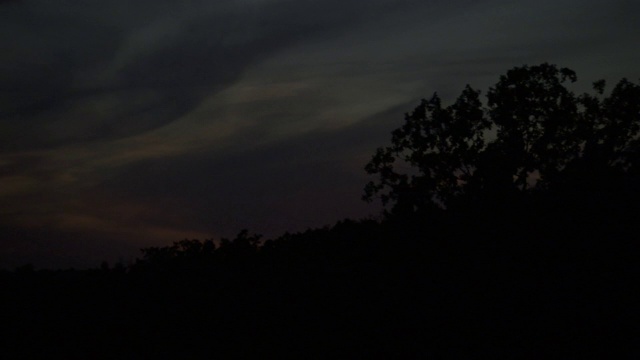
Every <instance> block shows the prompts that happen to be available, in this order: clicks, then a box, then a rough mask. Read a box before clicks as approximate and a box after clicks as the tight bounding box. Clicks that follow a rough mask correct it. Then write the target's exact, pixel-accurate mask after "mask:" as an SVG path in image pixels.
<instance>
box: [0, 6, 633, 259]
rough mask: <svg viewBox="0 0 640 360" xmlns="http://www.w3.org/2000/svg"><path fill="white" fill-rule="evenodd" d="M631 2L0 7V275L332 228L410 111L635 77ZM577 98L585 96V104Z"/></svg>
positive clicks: (353, 210) (355, 206)
mask: <svg viewBox="0 0 640 360" xmlns="http://www.w3.org/2000/svg"><path fill="white" fill-rule="evenodd" d="M639 11H640V4H639V3H638V2H635V1H624V0H619V1H599V0H590V1H584V0H582V1H578V0H564V1H557V0H556V1H551V0H542V1H535V2H534V1H524V2H517V3H514V2H510V1H502V0H488V1H466V0H457V1H440V0H437V1H417V0H402V1H391V0H388V1H387V0H384V1H376V2H372V3H367V4H364V3H362V2H361V1H355V0H347V1H345V0H341V1H337V0H322V1H317V0H298V1H291V0H234V1H231V0H222V1H215V2H214V1H204V0H191V1H181V2H178V1H173V0H160V1H153V2H151V1H148V0H140V1H135V2H130V1H124V0H114V1H108V2H104V1H103V2H99V1H84V2H81V1H75V0H66V1H55V2H53V1H48V0H21V1H18V0H16V1H6V0H5V1H0V45H1V48H2V49H3V50H2V51H1V52H0V247H1V251H0V266H14V265H15V264H18V263H20V262H22V261H31V262H35V263H36V264H43V266H45V265H46V266H70V265H73V266H90V265H94V264H96V262H97V261H100V260H101V258H108V259H115V258H117V257H123V258H130V257H131V256H135V253H133V255H132V249H134V248H137V247H139V246H147V245H150V244H165V243H167V242H170V241H173V240H179V239H180V238H183V237H211V236H215V237H218V236H232V235H233V234H234V233H235V232H236V231H239V230H240V229H241V228H244V227H248V228H250V229H254V230H255V231H257V232H262V233H265V234H267V235H269V236H275V235H277V234H279V233H281V232H284V231H286V230H290V231H295V230H301V229H304V228H306V227H310V226H311V227H313V226H321V225H324V224H329V223H332V222H334V221H336V220H339V219H341V218H344V217H347V216H348V217H359V216H366V215H369V214H376V212H377V211H378V210H379V208H376V207H375V206H368V205H367V204H364V203H362V202H361V201H360V200H359V198H360V195H361V193H360V191H361V187H362V185H363V184H364V182H365V181H366V180H367V179H366V176H365V174H364V171H363V170H362V166H363V165H364V163H366V161H367V159H368V156H369V155H370V153H371V152H372V151H373V150H374V149H375V147H377V146H378V145H381V144H383V143H384V142H386V141H387V140H388V139H387V137H388V133H389V131H390V130H391V129H393V128H394V127H396V126H397V125H398V124H399V123H400V122H401V121H402V114H403V113H404V112H406V111H409V110H411V108H412V107H413V105H414V104H415V103H416V101H417V100H418V99H419V98H420V97H424V96H429V95H430V94H431V93H432V92H433V91H436V90H437V91H438V92H439V93H440V94H442V96H443V97H444V98H445V99H452V98H453V97H454V96H455V95H456V94H457V93H458V92H459V91H460V89H461V88H462V87H463V86H464V85H465V84H466V83H471V84H473V85H474V86H476V87H479V88H486V87H487V86H488V85H490V84H492V83H493V82H494V81H495V80H496V79H497V76H498V75H499V74H500V73H502V72H503V71H505V70H506V69H508V68H510V67H513V66H516V65H521V64H524V63H530V64H532V63H538V62H543V61H549V62H552V63H558V64H559V65H562V66H568V67H571V68H573V69H575V70H577V71H578V74H579V76H580V78H581V79H583V80H584V82H583V83H582V85H579V87H578V89H586V88H587V87H588V85H589V83H590V82H591V81H593V80H596V79H598V78H602V77H605V78H608V79H610V80H611V81H616V80H617V79H618V78H620V77H622V76H627V77H631V78H634V77H638V76H639V75H640V73H639V71H638V69H637V63H638V61H640V52H639V51H638V49H637V46H636V42H637V41H636V37H637V33H638V31H640V26H639V25H638V23H637V21H636V20H637V19H636V16H635V14H637V13H638V12H639ZM580 86H582V88H580Z"/></svg>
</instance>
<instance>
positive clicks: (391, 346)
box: [0, 209, 640, 359]
mask: <svg viewBox="0 0 640 360" xmlns="http://www.w3.org/2000/svg"><path fill="white" fill-rule="evenodd" d="M511 210H512V211H510V212H505V213H502V214H495V213H492V214H488V213H487V214H483V215H476V216H474V217H468V216H466V215H462V214H461V215H455V216H453V215H450V214H448V213H446V212H443V213H441V214H440V217H439V218H437V221H436V220H434V221H433V222H428V223H426V222H422V223H416V222H406V221H400V220H397V221H392V220H389V221H384V222H377V221H360V222H355V221H343V222H340V223H338V224H336V225H335V226H333V227H331V228H323V229H316V230H309V231H306V232H303V233H297V234H287V235H284V236H282V237H280V238H277V239H274V240H267V241H264V242H262V241H260V239H259V237H258V236H252V235H249V234H248V233H247V232H242V233H241V234H239V235H238V236H237V237H236V238H235V239H233V240H229V241H221V242H218V241H215V242H214V241H212V240H205V241H198V240H184V241H181V242H177V243H175V244H174V245H172V246H168V247H160V248H149V249H145V250H143V255H142V257H141V258H140V259H139V260H138V261H137V262H136V263H135V264H132V265H131V266H129V267H122V266H117V267H113V268H109V267H107V266H103V267H102V268H96V269H92V270H83V271H77V270H76V271H73V270H66V271H65V270H60V271H51V270H38V271H34V270H28V269H21V270H19V271H15V272H11V273H9V272H5V273H2V274H1V275H0V276H1V279H2V280H1V281H2V284H3V292H4V296H3V297H2V303H1V308H2V309H3V326H4V328H5V329H6V330H7V335H6V336H4V337H3V341H5V342H6V346H5V347H4V349H5V350H4V351H5V353H7V354H11V355H15V357H13V356H12V358H18V356H19V355H25V356H26V357H25V358H48V357H50V356H51V349H56V351H57V352H59V353H62V354H65V357H66V358H81V357H87V356H90V357H92V358H131V359H137V358H175V357H183V358H211V357H215V356H234V357H236V356H237V357H263V356H304V357H306V358H326V357H333V356H340V357H342V356H344V357H351V356H364V357H411V358H413V357H429V356H439V355H448V356H475V355H479V354H487V355H489V354H494V355H495V354H505V355H510V354H518V355H527V354H529V355H531V356H532V357H535V356H540V355H545V354H550V353H553V352H555V351H559V350H558V349H560V350H561V351H565V352H566V353H571V354H585V352H588V353H590V354H594V353H596V354H598V353H599V354H603V355H604V354H606V353H607V352H608V351H609V347H610V346H612V345H613V344H615V343H618V344H619V345H620V346H622V345H625V344H627V345H628V341H629V338H628V337H625V333H624V331H623V330H622V329H624V327H623V325H625V324H626V325H632V322H633V320H632V319H633V318H632V317H629V314H627V311H628V310H629V309H632V308H633V306H635V305H634V299H635V298H634V296H633V293H634V291H633V289H634V287H635V286H636V285H637V281H638V280H640V279H638V274H640V267H639V266H638V261H637V259H638V255H640V254H639V252H638V248H637V244H636V240H637V234H638V232H637V231H638V230H640V229H639V228H638V224H637V222H635V221H629V219H626V218H618V217H613V218H612V217H608V216H607V214H605V213H603V212H600V213H593V212H592V211H586V212H580V211H576V212H574V213H573V214H572V215H571V216H565V217H563V218H562V219H556V220H555V224H554V225H553V226H551V227H550V226H548V225H549V224H550V222H549V217H551V218H554V215H553V214H547V213H545V212H540V213H538V214H537V215H536V214H535V212H530V211H526V212H524V211H523V212H518V211H513V210H514V209H511ZM594 216H595V218H593V217H594ZM623 229H626V230H632V231H633V232H626V231H623ZM605 340H606V341H605ZM550 344H553V345H550ZM525 357H526V356H525Z"/></svg>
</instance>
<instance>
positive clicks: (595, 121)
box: [363, 63, 640, 214]
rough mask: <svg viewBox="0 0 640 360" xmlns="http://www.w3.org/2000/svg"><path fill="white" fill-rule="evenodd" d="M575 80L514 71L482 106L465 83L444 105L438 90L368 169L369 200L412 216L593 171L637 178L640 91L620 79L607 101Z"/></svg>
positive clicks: (565, 74) (540, 68)
mask: <svg viewBox="0 0 640 360" xmlns="http://www.w3.org/2000/svg"><path fill="white" fill-rule="evenodd" d="M576 80H577V76H576V74H575V72H574V71H572V70H570V69H567V68H558V67H557V66H555V65H551V64H547V63H544V64H541V65H537V66H531V67H529V66H522V67H516V68H514V69H512V70H509V71H508V72H507V74H506V75H503V76H501V77H500V80H499V82H498V83H497V84H496V85H495V86H493V87H491V88H490V89H489V91H488V92H487V103H486V106H484V105H483V104H482V102H481V101H480V92H479V91H477V90H474V89H472V88H471V87H469V86H467V87H466V88H465V89H464V91H463V92H462V94H461V95H460V96H459V97H458V99H457V100H456V101H455V103H453V104H452V105H450V106H447V107H444V106H443V105H442V103H441V100H440V98H439V97H438V95H437V94H434V95H433V97H432V98H431V99H430V100H422V102H421V103H420V105H419V106H418V107H417V108H416V109H415V110H414V111H413V112H412V113H410V114H406V115H405V123H404V124H403V125H402V126H401V127H400V128H398V129H396V130H395V131H393V133H392V139H391V143H392V144H391V146H387V147H383V148H379V149H377V151H376V153H375V154H374V156H373V157H372V159H371V161H370V162H369V163H368V164H367V165H366V167H365V169H366V171H367V172H368V173H369V174H371V175H377V178H378V179H377V181H371V182H369V183H368V184H367V185H366V187H365V194H364V196H363V198H364V199H365V200H369V201H370V200H372V199H373V198H374V197H376V196H379V197H380V198H381V200H382V202H383V204H385V205H386V204H392V208H391V213H394V214H410V213H414V214H415V213H421V212H425V211H433V210H434V209H438V208H441V209H442V208H450V207H455V206H456V204H459V203H460V202H461V201H469V200H474V199H481V200H482V201H485V202H486V201H488V200H490V201H493V202H500V201H506V200H507V199H513V198H518V196H523V195H529V194H531V193H540V192H541V191H544V190H547V189H549V188H552V187H554V186H557V187H560V186H561V185H562V184H565V185H567V184H572V185H574V186H575V185H577V184H575V182H586V181H587V180H586V179H585V177H590V176H592V177H593V174H594V173H597V174H604V173H608V174H612V173H614V172H618V173H620V174H624V175H630V174H636V173H637V172H638V166H637V163H638V158H639V154H640V152H639V149H640V140H639V139H638V133H639V131H640V86H639V85H637V84H634V83H632V82H630V81H628V80H626V79H623V80H621V81H620V82H619V83H618V84H617V85H616V86H615V87H614V88H613V90H612V91H611V93H610V94H609V96H604V90H605V82H604V81H603V80H601V81H597V82H595V83H594V86H593V88H594V90H595V92H596V93H595V94H593V95H592V94H583V95H580V96H578V95H576V94H574V93H573V92H572V91H571V90H570V89H569V88H568V87H567V84H568V83H570V82H575V81H576ZM600 185H601V186H602V185H604V184H600ZM608 185H609V186H613V185H614V184H613V183H609V184H608Z"/></svg>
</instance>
